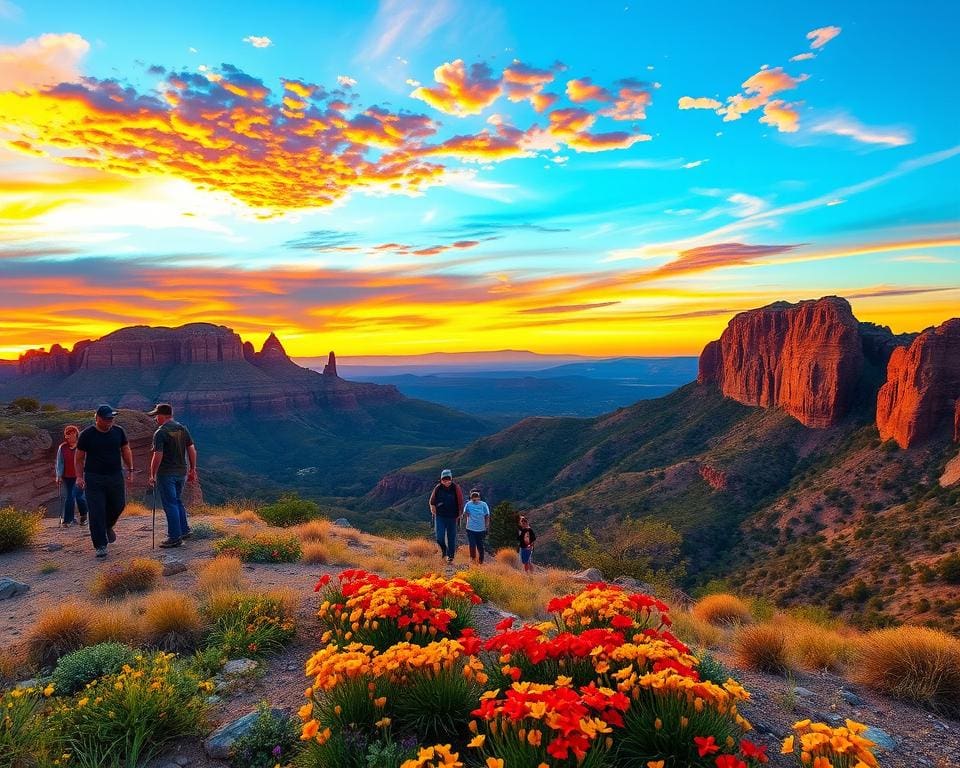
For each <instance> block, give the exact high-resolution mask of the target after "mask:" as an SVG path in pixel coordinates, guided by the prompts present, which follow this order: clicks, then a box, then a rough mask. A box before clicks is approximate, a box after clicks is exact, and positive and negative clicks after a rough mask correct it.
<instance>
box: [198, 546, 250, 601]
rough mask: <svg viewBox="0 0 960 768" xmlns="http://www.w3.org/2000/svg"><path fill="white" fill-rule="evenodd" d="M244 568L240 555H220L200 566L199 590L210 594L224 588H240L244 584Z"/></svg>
mask: <svg viewBox="0 0 960 768" xmlns="http://www.w3.org/2000/svg"><path fill="white" fill-rule="evenodd" d="M242 569H243V563H242V562H241V561H240V558H239V557H234V556H233V555H218V556H217V557H215V558H213V560H211V561H210V562H208V563H206V564H205V565H204V566H203V567H202V568H200V572H199V573H198V574H197V592H199V593H200V594H202V595H208V594H210V593H211V592H216V591H218V590H222V589H240V588H241V587H242V586H243V572H242Z"/></svg>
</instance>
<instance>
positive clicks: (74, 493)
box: [61, 477, 87, 525]
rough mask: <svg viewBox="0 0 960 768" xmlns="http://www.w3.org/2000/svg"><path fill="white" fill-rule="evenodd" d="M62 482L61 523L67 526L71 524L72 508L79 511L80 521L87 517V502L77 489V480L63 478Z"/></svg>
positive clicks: (81, 492)
mask: <svg viewBox="0 0 960 768" xmlns="http://www.w3.org/2000/svg"><path fill="white" fill-rule="evenodd" d="M61 480H62V481H63V484H62V487H63V522H64V524H65V525H69V524H70V523H72V522H73V510H74V508H76V509H79V510H80V519H81V520H84V519H86V517H87V500H86V499H85V498H84V497H83V491H81V490H80V489H79V488H77V478H75V477H64V478H61Z"/></svg>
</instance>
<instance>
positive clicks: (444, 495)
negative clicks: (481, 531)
mask: <svg viewBox="0 0 960 768" xmlns="http://www.w3.org/2000/svg"><path fill="white" fill-rule="evenodd" d="M462 509H463V491H462V490H460V486H459V485H457V484H456V483H455V482H453V472H451V471H450V470H449V469H445V470H443V471H442V472H441V473H440V482H439V483H437V485H436V486H435V487H434V489H433V493H431V494H430V514H431V515H433V522H434V528H435V530H436V533H437V544H439V545H440V556H441V557H443V558H446V561H447V563H453V556H454V555H455V554H456V552H457V522H458V521H459V520H460V511H461V510H462Z"/></svg>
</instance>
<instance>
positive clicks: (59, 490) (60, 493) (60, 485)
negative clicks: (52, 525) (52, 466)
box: [57, 478, 63, 526]
mask: <svg viewBox="0 0 960 768" xmlns="http://www.w3.org/2000/svg"><path fill="white" fill-rule="evenodd" d="M57 502H58V503H59V504H60V525H61V526H62V525H63V482H62V481H61V480H60V478H57Z"/></svg>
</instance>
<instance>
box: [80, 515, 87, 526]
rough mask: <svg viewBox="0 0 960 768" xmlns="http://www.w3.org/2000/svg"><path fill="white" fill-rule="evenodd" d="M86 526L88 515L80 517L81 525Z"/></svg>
mask: <svg viewBox="0 0 960 768" xmlns="http://www.w3.org/2000/svg"><path fill="white" fill-rule="evenodd" d="M86 524H87V517H86V515H80V525H86Z"/></svg>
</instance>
